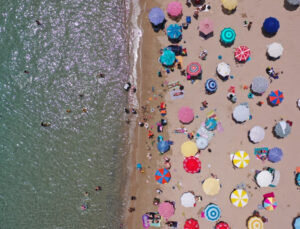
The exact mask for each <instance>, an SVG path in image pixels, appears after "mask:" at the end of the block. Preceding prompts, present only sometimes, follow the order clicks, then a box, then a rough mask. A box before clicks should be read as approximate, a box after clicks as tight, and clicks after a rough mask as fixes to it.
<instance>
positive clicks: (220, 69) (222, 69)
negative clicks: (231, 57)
mask: <svg viewBox="0 0 300 229" xmlns="http://www.w3.org/2000/svg"><path fill="white" fill-rule="evenodd" d="M230 71H231V69H230V66H229V64H226V63H225V62H221V63H219V64H218V66H217V73H218V75H219V76H221V77H222V78H225V77H228V76H229V75H230Z"/></svg>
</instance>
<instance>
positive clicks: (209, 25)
mask: <svg viewBox="0 0 300 229" xmlns="http://www.w3.org/2000/svg"><path fill="white" fill-rule="evenodd" d="M199 31H200V32H201V33H203V34H204V35H205V36H206V35H208V34H210V33H212V32H213V31H214V23H213V22H212V21H211V20H210V19H208V18H204V19H203V20H201V21H200V22H199Z"/></svg>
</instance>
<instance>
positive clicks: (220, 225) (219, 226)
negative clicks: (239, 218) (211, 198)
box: [216, 221, 230, 229]
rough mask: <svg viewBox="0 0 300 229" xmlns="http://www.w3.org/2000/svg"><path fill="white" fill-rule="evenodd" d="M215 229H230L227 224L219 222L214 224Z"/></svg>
mask: <svg viewBox="0 0 300 229" xmlns="http://www.w3.org/2000/svg"><path fill="white" fill-rule="evenodd" d="M216 229H230V227H229V225H228V223H226V222H223V221H221V222H219V223H217V224H216Z"/></svg>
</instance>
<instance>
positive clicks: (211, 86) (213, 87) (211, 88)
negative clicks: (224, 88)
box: [205, 78, 218, 93]
mask: <svg viewBox="0 0 300 229" xmlns="http://www.w3.org/2000/svg"><path fill="white" fill-rule="evenodd" d="M217 88H218V85H217V81H215V80H214V79H212V78H209V79H208V80H206V83H205V89H206V91H207V92H208V93H214V92H216V91H217Z"/></svg>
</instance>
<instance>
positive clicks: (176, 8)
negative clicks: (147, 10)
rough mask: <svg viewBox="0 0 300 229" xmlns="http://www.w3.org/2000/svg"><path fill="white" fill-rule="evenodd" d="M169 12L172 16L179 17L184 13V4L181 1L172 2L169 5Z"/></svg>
mask: <svg viewBox="0 0 300 229" xmlns="http://www.w3.org/2000/svg"><path fill="white" fill-rule="evenodd" d="M167 12H168V14H169V15H170V16H171V17H178V16H179V15H181V14H182V5H181V3H180V2H171V3H169V4H168V6H167Z"/></svg>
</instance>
